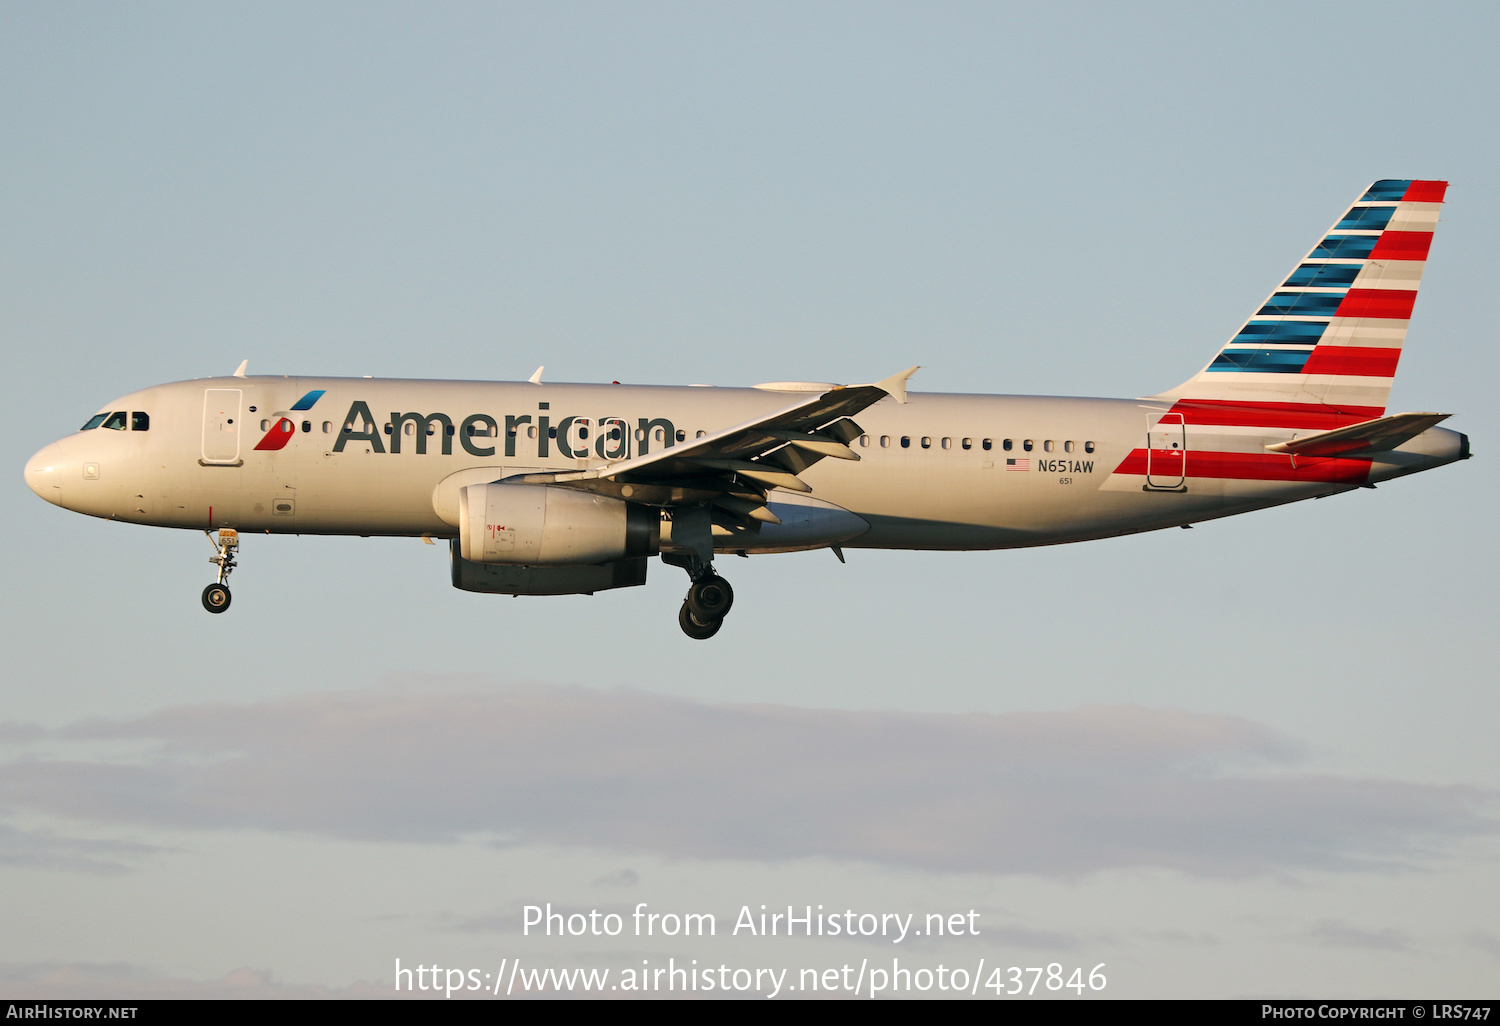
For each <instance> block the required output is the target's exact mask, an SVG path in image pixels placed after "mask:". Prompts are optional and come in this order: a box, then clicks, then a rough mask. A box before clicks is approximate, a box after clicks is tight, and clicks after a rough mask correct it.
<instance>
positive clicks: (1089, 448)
mask: <svg viewBox="0 0 1500 1026" xmlns="http://www.w3.org/2000/svg"><path fill="white" fill-rule="evenodd" d="M1083 451H1084V452H1093V451H1094V443H1093V442H1084V443H1083Z"/></svg>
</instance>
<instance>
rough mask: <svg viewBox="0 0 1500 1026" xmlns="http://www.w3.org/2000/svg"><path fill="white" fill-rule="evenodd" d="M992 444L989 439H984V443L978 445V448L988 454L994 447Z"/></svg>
mask: <svg viewBox="0 0 1500 1026" xmlns="http://www.w3.org/2000/svg"><path fill="white" fill-rule="evenodd" d="M994 444H995V443H994V442H992V441H991V440H990V439H988V438H986V439H985V440H984V441H982V442H980V443H979V447H980V448H982V449H984V450H985V451H986V452H988V451H989V450H990V449H991V448H992V447H993V446H994Z"/></svg>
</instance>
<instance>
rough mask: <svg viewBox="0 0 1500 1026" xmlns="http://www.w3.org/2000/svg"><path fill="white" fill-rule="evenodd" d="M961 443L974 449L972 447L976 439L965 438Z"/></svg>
mask: <svg viewBox="0 0 1500 1026" xmlns="http://www.w3.org/2000/svg"><path fill="white" fill-rule="evenodd" d="M961 444H962V445H963V447H964V448H965V449H972V448H974V439H972V438H965V439H964V440H963V442H962V443H961Z"/></svg>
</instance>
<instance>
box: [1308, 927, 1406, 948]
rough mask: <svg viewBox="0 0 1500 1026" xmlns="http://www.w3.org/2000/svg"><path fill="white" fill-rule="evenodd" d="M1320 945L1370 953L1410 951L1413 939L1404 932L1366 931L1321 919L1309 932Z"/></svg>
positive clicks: (1309, 935) (1361, 928)
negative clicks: (1356, 949) (1361, 949)
mask: <svg viewBox="0 0 1500 1026" xmlns="http://www.w3.org/2000/svg"><path fill="white" fill-rule="evenodd" d="M1307 936H1308V937H1310V938H1312V939H1313V940H1315V941H1317V942H1318V943H1320V944H1327V945H1329V946H1331V947H1336V948H1364V949H1366V950H1370V951H1410V950H1411V949H1412V947H1413V944H1412V939H1411V937H1409V936H1408V935H1407V934H1406V933H1405V932H1404V931H1402V930H1366V929H1364V928H1363V927H1359V926H1353V925H1351V924H1349V923H1346V922H1344V921H1342V920H1338V919H1320V920H1319V921H1318V922H1317V923H1315V924H1314V925H1313V928H1312V929H1311V930H1309V931H1308V932H1307Z"/></svg>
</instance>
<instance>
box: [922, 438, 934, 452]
mask: <svg viewBox="0 0 1500 1026" xmlns="http://www.w3.org/2000/svg"><path fill="white" fill-rule="evenodd" d="M922 448H924V449H931V448H932V438H931V436H929V435H923V436H922Z"/></svg>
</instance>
